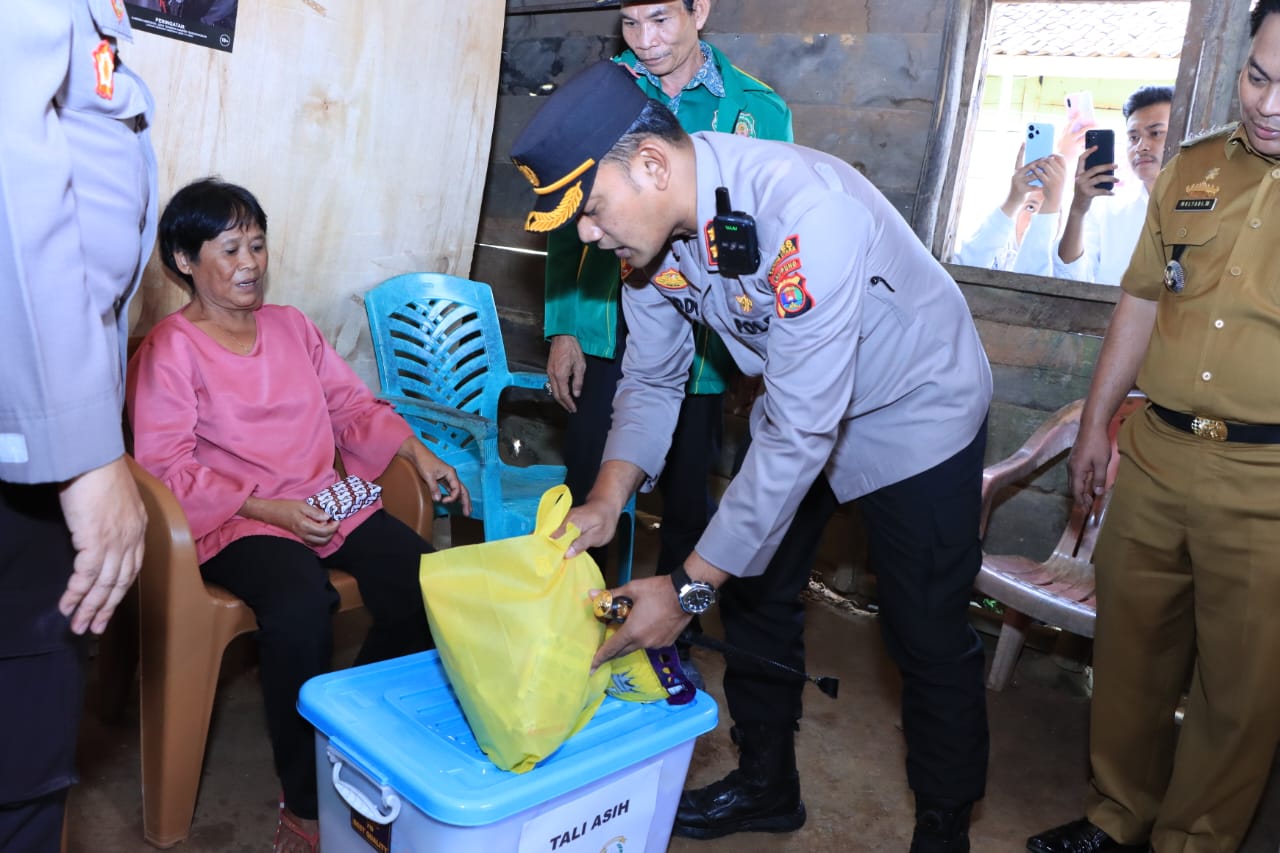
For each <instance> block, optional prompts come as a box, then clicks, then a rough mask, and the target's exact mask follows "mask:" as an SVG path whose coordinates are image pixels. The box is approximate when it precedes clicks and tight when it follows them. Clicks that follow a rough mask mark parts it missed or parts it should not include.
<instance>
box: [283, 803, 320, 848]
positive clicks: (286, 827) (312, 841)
mask: <svg viewBox="0 0 1280 853" xmlns="http://www.w3.org/2000/svg"><path fill="white" fill-rule="evenodd" d="M285 833H288V834H289V835H292V836H293V837H294V838H296V839H298V840H299V841H301V842H302V843H303V844H305V845H306V848H307V850H308V851H310V853H320V830H319V829H317V830H316V831H315V832H307V830H306V829H304V828H303V827H302V824H300V823H298V821H297V820H296V819H295V818H294V817H293V815H292V814H291V813H290V812H289V811H287V810H286V809H285V807H284V794H283V793H281V794H280V819H279V821H278V822H277V823H276V838H275V841H274V842H273V843H272V845H271V849H272V851H273V853H280V842H281V840H283V839H284V836H285Z"/></svg>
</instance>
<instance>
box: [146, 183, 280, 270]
mask: <svg viewBox="0 0 1280 853" xmlns="http://www.w3.org/2000/svg"><path fill="white" fill-rule="evenodd" d="M250 225H257V226H258V227H259V228H261V229H262V233H263V234H266V233H267V214H266V213H265V212H264V211H263V210H262V205H260V204H258V200H257V199H256V198H254V197H253V193H251V192H249V191H248V190H247V189H245V188H244V187H241V186H237V185H236V184H229V183H227V182H226V181H223V180H220V179H218V178H201V179H200V180H198V181H194V182H192V183H190V184H187V185H186V186H185V187H183V188H182V189H180V190H178V191H177V192H176V193H174V194H173V198H171V199H169V203H168V204H167V205H165V208H164V213H162V214H160V227H159V231H160V260H161V261H162V262H163V263H164V265H165V266H166V267H168V268H169V270H170V271H171V272H173V274H174V275H176V276H177V277H178V278H179V279H181V280H182V281H183V283H185V284H186V286H187V289H188V290H194V289H195V282H194V281H193V280H192V278H191V276H190V275H189V274H187V273H184V272H182V271H181V270H179V269H178V264H177V261H176V260H174V255H176V254H177V253H178V252H181V253H182V254H183V255H186V256H187V258H188V259H189V260H192V261H194V260H196V259H197V258H198V257H199V256H200V247H201V246H203V245H204V244H205V242H206V241H208V240H212V239H213V238H214V237H217V236H218V235H219V234H221V233H222V232H223V231H226V230H227V229H229V228H246V227H248V226H250Z"/></svg>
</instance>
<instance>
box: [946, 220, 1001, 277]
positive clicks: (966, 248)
mask: <svg viewBox="0 0 1280 853" xmlns="http://www.w3.org/2000/svg"><path fill="white" fill-rule="evenodd" d="M1012 242H1013V220H1012V219H1010V218H1009V217H1007V216H1005V215H1004V211H1003V210H1001V209H1000V208H998V207H997V208H996V209H995V210H993V211H991V212H990V213H989V214H987V218H986V219H984V220H982V223H981V224H980V225H979V226H978V228H977V230H976V231H974V232H973V233H972V234H971V235H969V238H968V239H967V240H965V241H964V243H963V244H962V245H961V246H960V248H959V249H957V250H956V252H955V255H954V256H953V257H952V261H954V262H955V263H957V264H965V265H967V266H971V267H982V268H983V269H988V270H993V269H999V266H998V265H999V263H1000V261H1001V259H1002V258H1003V257H1004V254H1005V252H1006V251H1008V248H1009V245H1010V243H1012Z"/></svg>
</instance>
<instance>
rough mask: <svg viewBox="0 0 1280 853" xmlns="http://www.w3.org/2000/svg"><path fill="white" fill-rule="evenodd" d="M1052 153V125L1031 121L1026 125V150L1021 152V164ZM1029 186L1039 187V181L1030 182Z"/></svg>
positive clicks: (1036, 179) (1037, 179)
mask: <svg viewBox="0 0 1280 853" xmlns="http://www.w3.org/2000/svg"><path fill="white" fill-rule="evenodd" d="M1052 153H1053V125H1051V124H1049V123H1048V122H1043V121H1033V122H1031V123H1030V124H1028V125H1027V149H1026V151H1025V152H1023V155H1022V163H1023V165H1026V164H1027V163H1030V162H1031V161H1033V160H1039V159H1041V158H1042V157H1048V156H1049V155H1050V154H1052ZM1030 184H1031V186H1033V187H1038V186H1041V183H1040V179H1039V178H1035V179H1033V180H1032V181H1030Z"/></svg>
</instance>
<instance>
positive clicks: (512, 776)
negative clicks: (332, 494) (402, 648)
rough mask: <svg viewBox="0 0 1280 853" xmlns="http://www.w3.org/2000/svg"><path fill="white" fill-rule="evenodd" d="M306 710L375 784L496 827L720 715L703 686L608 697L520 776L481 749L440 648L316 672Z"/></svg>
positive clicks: (437, 811) (428, 808) (465, 822)
mask: <svg viewBox="0 0 1280 853" xmlns="http://www.w3.org/2000/svg"><path fill="white" fill-rule="evenodd" d="M298 710H299V711H300V712H301V713H302V716H303V717H305V718H306V719H307V720H309V721H310V722H311V724H312V725H314V726H315V727H316V729H317V731H319V732H320V733H321V734H323V735H325V736H326V737H328V738H329V745H330V747H332V748H333V749H335V750H337V751H338V752H340V753H343V754H345V755H346V756H347V757H348V758H350V759H351V761H352V762H353V763H354V764H355V766H356V767H357V768H358V769H359V770H360V771H361V772H363V773H364V774H365V775H366V776H368V777H369V779H370V780H371V781H374V782H376V783H378V784H381V785H386V786H388V787H390V788H393V789H394V790H395V791H396V792H397V793H398V794H399V795H400V796H401V798H403V799H404V800H406V801H408V802H409V803H411V804H412V805H414V806H415V807H416V808H418V810H420V811H421V812H423V813H424V814H426V815H428V816H430V817H431V818H433V819H435V820H437V821H440V822H442V823H448V824H453V825H455V826H480V825H483V824H489V823H494V822H496V821H499V820H502V819H504V818H507V817H510V816H511V815H513V814H517V813H519V812H522V811H524V810H526V809H529V808H531V807H533V806H536V805H538V804H540V803H544V802H547V801H548V800H551V799H554V798H556V797H559V796H561V795H563V794H566V793H569V792H570V791H573V790H576V789H577V788H581V787H583V786H585V785H589V784H590V783H592V782H594V781H596V780H598V779H602V778H604V777H605V776H608V775H609V774H610V773H613V772H615V771H617V770H622V769H624V768H626V767H629V766H631V765H633V764H638V763H639V762H641V761H644V760H645V759H648V758H650V757H652V756H654V755H658V754H659V753H662V752H665V751H666V750H668V749H671V748H672V747H674V746H676V745H678V744H681V743H683V742H685V741H688V740H692V739H693V738H696V737H697V736H698V735H700V734H703V733H704V732H707V731H710V730H711V729H713V728H715V725H716V721H717V716H718V713H717V708H716V704H715V700H713V699H712V698H711V697H710V696H708V695H707V694H705V693H702V692H699V693H698V694H697V695H696V697H695V698H694V701H692V702H689V703H688V704H685V705H679V706H676V705H668V704H666V703H665V702H657V703H651V704H639V703H635V702H624V701H622V700H619V699H614V698H613V697H605V700H604V702H603V703H602V704H601V706H600V708H599V710H597V711H596V713H595V716H593V717H592V718H591V721H590V722H589V723H588V724H587V725H586V726H585V727H584V728H583V729H582V731H580V732H578V733H577V734H576V735H574V736H573V737H571V738H570V739H569V740H568V741H566V742H565V743H564V745H563V746H561V747H560V749H558V750H557V751H556V752H555V753H554V754H552V755H551V756H550V757H549V758H547V759H544V760H543V761H542V763H540V764H539V765H538V766H537V767H535V768H534V769H532V770H530V771H529V772H527V773H519V774H517V773H510V772H508V771H504V770H499V769H498V768H497V767H496V766H495V765H494V764H493V762H492V761H490V760H489V758H488V756H486V755H485V754H484V753H483V752H482V751H481V750H480V747H479V746H477V745H476V742H475V738H474V736H473V735H472V734H471V728H470V726H468V725H467V721H466V718H465V717H464V716H463V715H462V708H461V706H459V704H458V700H457V697H456V696H455V695H454V692H453V688H452V687H450V685H449V680H448V677H447V676H446V675H445V671H444V666H443V665H442V664H441V663H440V658H439V655H438V654H437V653H436V652H434V651H430V652H422V653H420V654H415V655H408V656H406V657H402V658H396V659H394V660H389V661H383V662H381V663H375V664H369V665H368V666H361V667H355V668H353V669H347V670H341V671H339V672H331V673H328V674H326V675H321V676H318V677H316V678H313V679H311V680H310V681H308V682H307V683H306V684H304V685H303V686H302V692H301V694H300V695H299V698H298ZM321 777H322V778H323V774H321ZM322 784H323V783H322Z"/></svg>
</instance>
